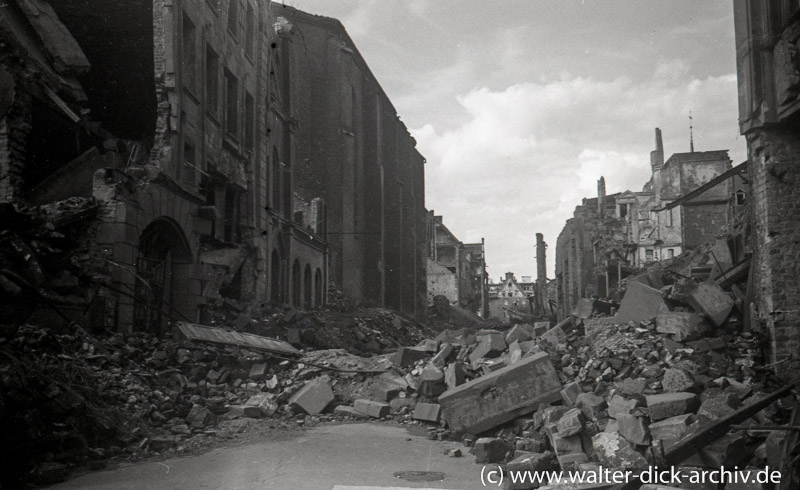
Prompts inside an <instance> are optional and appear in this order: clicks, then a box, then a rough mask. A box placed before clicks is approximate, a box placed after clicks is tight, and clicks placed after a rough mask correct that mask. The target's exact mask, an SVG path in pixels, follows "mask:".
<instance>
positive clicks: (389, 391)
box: [370, 381, 400, 402]
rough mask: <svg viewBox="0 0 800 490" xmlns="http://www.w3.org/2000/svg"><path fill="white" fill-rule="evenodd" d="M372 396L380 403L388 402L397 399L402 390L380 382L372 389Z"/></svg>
mask: <svg viewBox="0 0 800 490" xmlns="http://www.w3.org/2000/svg"><path fill="white" fill-rule="evenodd" d="M370 391H371V392H372V394H373V395H374V396H375V398H377V399H378V400H380V401H383V402H388V401H391V400H392V399H393V398H396V397H397V396H398V395H399V394H400V388H399V387H398V386H397V385H394V384H389V383H385V382H383V381H378V382H377V383H375V384H373V385H372V387H371V390H370Z"/></svg>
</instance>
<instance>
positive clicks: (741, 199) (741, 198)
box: [736, 189, 747, 206]
mask: <svg viewBox="0 0 800 490" xmlns="http://www.w3.org/2000/svg"><path fill="white" fill-rule="evenodd" d="M746 201H747V195H746V194H745V193H744V191H743V190H741V189H739V190H738V191H736V205H737V206H744V204H745V202H746Z"/></svg>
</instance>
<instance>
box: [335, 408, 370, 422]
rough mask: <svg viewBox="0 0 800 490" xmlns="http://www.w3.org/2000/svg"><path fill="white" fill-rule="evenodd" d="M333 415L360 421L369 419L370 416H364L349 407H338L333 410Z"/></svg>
mask: <svg viewBox="0 0 800 490" xmlns="http://www.w3.org/2000/svg"><path fill="white" fill-rule="evenodd" d="M333 413H334V414H335V415H342V416H345V417H354V418H359V419H364V418H369V415H367V414H363V413H361V412H359V411H357V410H356V409H355V408H353V407H351V406H349V405H337V406H336V408H334V409H333Z"/></svg>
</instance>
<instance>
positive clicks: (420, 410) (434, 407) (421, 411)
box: [411, 403, 442, 422]
mask: <svg viewBox="0 0 800 490" xmlns="http://www.w3.org/2000/svg"><path fill="white" fill-rule="evenodd" d="M441 412H442V407H440V406H439V404H438V403H417V406H416V407H414V414H413V415H412V416H411V417H412V418H414V419H416V420H424V421H426V422H438V421H439V416H440V415H441Z"/></svg>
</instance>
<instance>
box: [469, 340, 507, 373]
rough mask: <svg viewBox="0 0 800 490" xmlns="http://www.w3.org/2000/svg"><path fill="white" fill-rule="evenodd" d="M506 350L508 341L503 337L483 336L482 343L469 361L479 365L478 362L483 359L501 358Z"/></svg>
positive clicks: (470, 356)
mask: <svg viewBox="0 0 800 490" xmlns="http://www.w3.org/2000/svg"><path fill="white" fill-rule="evenodd" d="M505 350H506V341H505V339H503V336H502V335H498V334H489V335H483V336H481V340H480V343H479V344H478V345H477V346H476V347H475V350H473V351H472V354H470V355H469V360H470V361H471V362H472V365H473V366H475V365H477V363H478V361H480V360H481V359H483V358H494V357H497V356H499V355H500V354H502V353H503V351H505Z"/></svg>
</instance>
